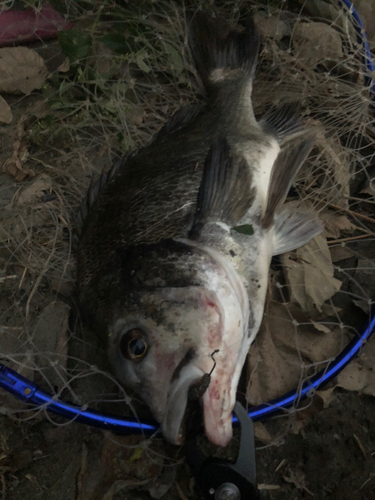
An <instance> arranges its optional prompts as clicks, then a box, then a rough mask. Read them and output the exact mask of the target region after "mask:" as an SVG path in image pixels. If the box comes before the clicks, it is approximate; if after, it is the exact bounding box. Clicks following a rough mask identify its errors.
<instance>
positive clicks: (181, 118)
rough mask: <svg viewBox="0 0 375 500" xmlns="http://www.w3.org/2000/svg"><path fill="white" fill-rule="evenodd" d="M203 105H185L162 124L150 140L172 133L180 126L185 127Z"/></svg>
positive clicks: (199, 111)
mask: <svg viewBox="0 0 375 500" xmlns="http://www.w3.org/2000/svg"><path fill="white" fill-rule="evenodd" d="M203 109H204V107H203V106H202V105H201V104H192V105H191V106H185V107H183V108H181V109H179V110H178V111H176V113H174V115H173V116H172V117H171V118H170V119H169V120H168V121H167V122H166V123H165V124H164V125H163V126H162V128H161V129H160V130H159V132H158V133H157V134H156V135H155V136H154V138H153V140H152V142H154V141H155V140H157V139H160V138H161V137H165V136H167V135H168V134H172V133H173V132H176V131H177V130H180V129H181V128H184V127H186V125H187V124H188V123H190V122H191V121H192V120H194V118H196V117H197V116H198V115H199V114H200V113H201V111H202V110H203Z"/></svg>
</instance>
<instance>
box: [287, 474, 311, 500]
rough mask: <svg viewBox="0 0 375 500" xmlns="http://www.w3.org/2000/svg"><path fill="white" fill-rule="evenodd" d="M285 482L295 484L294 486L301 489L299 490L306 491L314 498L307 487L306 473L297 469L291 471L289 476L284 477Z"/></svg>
mask: <svg viewBox="0 0 375 500" xmlns="http://www.w3.org/2000/svg"><path fill="white" fill-rule="evenodd" d="M283 477H284V479H285V481H286V482H288V483H292V484H294V486H295V487H296V488H297V489H299V490H304V491H306V492H307V493H309V495H311V496H314V495H313V493H311V491H310V490H308V488H307V486H306V477H305V474H304V472H302V471H301V469H295V470H294V471H292V470H290V471H289V476H283Z"/></svg>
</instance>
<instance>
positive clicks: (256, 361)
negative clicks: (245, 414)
mask: <svg viewBox="0 0 375 500" xmlns="http://www.w3.org/2000/svg"><path fill="white" fill-rule="evenodd" d="M293 318H294V320H293ZM297 320H298V321H297ZM299 323H301V324H299ZM345 340H346V339H344V341H345ZM342 341H343V334H342V332H341V329H340V327H335V328H332V331H330V332H329V333H319V332H318V331H317V330H316V329H315V328H314V326H313V325H312V324H309V321H308V317H306V316H305V315H304V314H303V313H302V312H301V310H300V309H299V308H298V307H297V306H294V305H293V304H280V303H279V302H275V301H271V302H269V303H268V304H267V306H266V309H265V315H264V319H263V324H262V327H261V329H260V332H259V333H258V336H257V338H256V341H255V342H254V344H253V345H252V347H251V349H250V352H249V356H248V361H249V365H250V367H249V373H251V376H250V382H249V387H248V390H247V394H246V399H247V401H248V402H249V403H251V404H260V403H265V402H267V401H269V400H271V399H273V398H276V397H278V396H281V395H282V394H284V393H286V392H288V391H290V390H292V389H294V388H295V387H297V385H298V383H299V381H300V377H301V370H302V367H301V357H304V358H305V359H308V360H310V361H311V362H312V363H316V362H321V361H323V360H325V359H329V358H330V357H331V356H335V355H337V354H338V353H339V352H340V350H341V346H342ZM322 369H323V366H322ZM304 375H306V374H304Z"/></svg>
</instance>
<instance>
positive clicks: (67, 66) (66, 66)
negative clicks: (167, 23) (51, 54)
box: [57, 57, 70, 73]
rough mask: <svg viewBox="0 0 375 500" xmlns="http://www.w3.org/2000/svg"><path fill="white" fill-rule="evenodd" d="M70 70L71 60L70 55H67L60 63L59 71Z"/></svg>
mask: <svg viewBox="0 0 375 500" xmlns="http://www.w3.org/2000/svg"><path fill="white" fill-rule="evenodd" d="M69 70H70V60H69V57H66V58H65V61H64V62H63V63H62V64H60V66H59V67H58V68H57V71H60V72H61V73H66V72H67V71H69Z"/></svg>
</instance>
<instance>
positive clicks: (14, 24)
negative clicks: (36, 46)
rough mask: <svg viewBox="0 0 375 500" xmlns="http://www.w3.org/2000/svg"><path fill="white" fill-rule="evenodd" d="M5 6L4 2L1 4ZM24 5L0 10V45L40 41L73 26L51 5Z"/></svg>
mask: <svg viewBox="0 0 375 500" xmlns="http://www.w3.org/2000/svg"><path fill="white" fill-rule="evenodd" d="M3 4H4V5H5V2H3ZM25 4H26V5H27V3H26V2H24V4H23V5H22V4H21V5H20V6H19V9H22V10H17V7H16V6H15V5H12V9H11V10H7V7H5V8H3V9H2V10H1V25H0V45H1V46H3V45H13V44H17V43H22V42H25V41H30V40H35V39H36V40H38V41H40V40H41V39H43V38H50V37H51V36H55V35H56V34H57V32H58V31H59V30H62V29H68V28H71V27H72V26H73V24H72V23H70V22H69V21H66V20H65V19H64V18H63V17H61V16H60V14H59V13H58V12H56V10H55V9H54V8H53V7H52V6H51V5H40V4H39V5H36V4H34V5H33V7H30V8H25Z"/></svg>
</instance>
